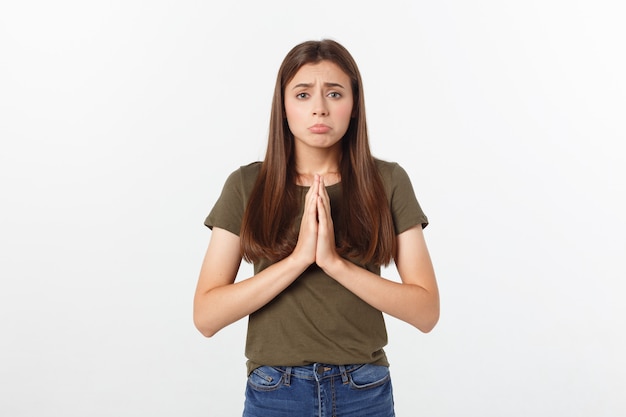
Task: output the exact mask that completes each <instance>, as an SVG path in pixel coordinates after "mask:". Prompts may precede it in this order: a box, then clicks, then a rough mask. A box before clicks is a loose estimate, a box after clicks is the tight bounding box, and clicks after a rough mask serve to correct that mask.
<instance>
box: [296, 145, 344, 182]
mask: <svg viewBox="0 0 626 417" xmlns="http://www.w3.org/2000/svg"><path fill="white" fill-rule="evenodd" d="M323 151H325V152H306V154H304V155H303V154H302V153H301V152H300V153H298V152H296V155H295V156H296V182H297V183H298V184H299V185H311V184H312V183H313V179H314V177H315V174H317V175H320V176H321V177H323V178H324V183H325V184H326V185H332V184H336V183H338V182H340V181H341V153H340V152H337V151H332V150H330V149H325V150H323Z"/></svg>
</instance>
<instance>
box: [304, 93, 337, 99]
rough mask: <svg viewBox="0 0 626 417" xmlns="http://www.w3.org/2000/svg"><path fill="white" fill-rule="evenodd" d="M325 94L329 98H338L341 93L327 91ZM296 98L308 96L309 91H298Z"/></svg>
mask: <svg viewBox="0 0 626 417" xmlns="http://www.w3.org/2000/svg"><path fill="white" fill-rule="evenodd" d="M327 96H328V97H330V98H340V97H341V93H338V92H336V91H333V92H330V93H328V94H327ZM296 98H299V99H305V98H309V93H298V94H296Z"/></svg>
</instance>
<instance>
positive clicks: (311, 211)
mask: <svg viewBox="0 0 626 417" xmlns="http://www.w3.org/2000/svg"><path fill="white" fill-rule="evenodd" d="M319 187H320V177H319V175H315V177H314V180H313V184H312V185H311V187H310V188H309V191H308V192H307V193H306V196H305V200H304V211H303V213H302V223H301V224H300V232H299V234H298V242H297V243H296V247H295V248H294V250H293V253H292V254H291V257H293V258H294V259H295V260H297V261H298V262H302V263H303V264H306V265H307V266H308V265H311V264H312V263H314V262H315V254H316V250H317V230H318V218H317V199H318V196H319Z"/></svg>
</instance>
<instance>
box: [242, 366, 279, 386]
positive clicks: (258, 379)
mask: <svg viewBox="0 0 626 417" xmlns="http://www.w3.org/2000/svg"><path fill="white" fill-rule="evenodd" d="M283 380H284V378H283V372H282V371H281V370H279V369H276V368H272V367H271V366H261V367H259V368H256V369H255V370H254V371H252V373H251V374H250V376H249V377H248V385H249V386H250V388H253V389H255V390H257V391H273V390H276V389H278V388H280V387H281V386H282V385H283Z"/></svg>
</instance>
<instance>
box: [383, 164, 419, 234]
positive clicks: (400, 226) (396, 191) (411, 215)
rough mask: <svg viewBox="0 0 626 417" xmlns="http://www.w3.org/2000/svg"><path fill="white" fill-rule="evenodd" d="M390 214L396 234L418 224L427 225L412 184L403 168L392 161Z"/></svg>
mask: <svg viewBox="0 0 626 417" xmlns="http://www.w3.org/2000/svg"><path fill="white" fill-rule="evenodd" d="M390 182H391V184H390V185H391V196H390V200H391V201H390V203H391V215H392V217H393V223H394V227H395V231H396V234H400V233H402V232H404V231H406V230H408V229H410V228H411V227H413V226H416V225H418V224H421V225H422V228H424V227H426V226H427V225H428V218H427V217H426V215H425V214H424V212H423V211H422V208H421V206H420V204H419V202H418V201H417V198H416V197H415V192H414V190H413V185H412V184H411V180H410V178H409V175H408V174H407V173H406V171H405V170H404V168H402V167H401V166H400V165H398V164H396V163H394V164H393V167H392V169H391V181H390Z"/></svg>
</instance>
